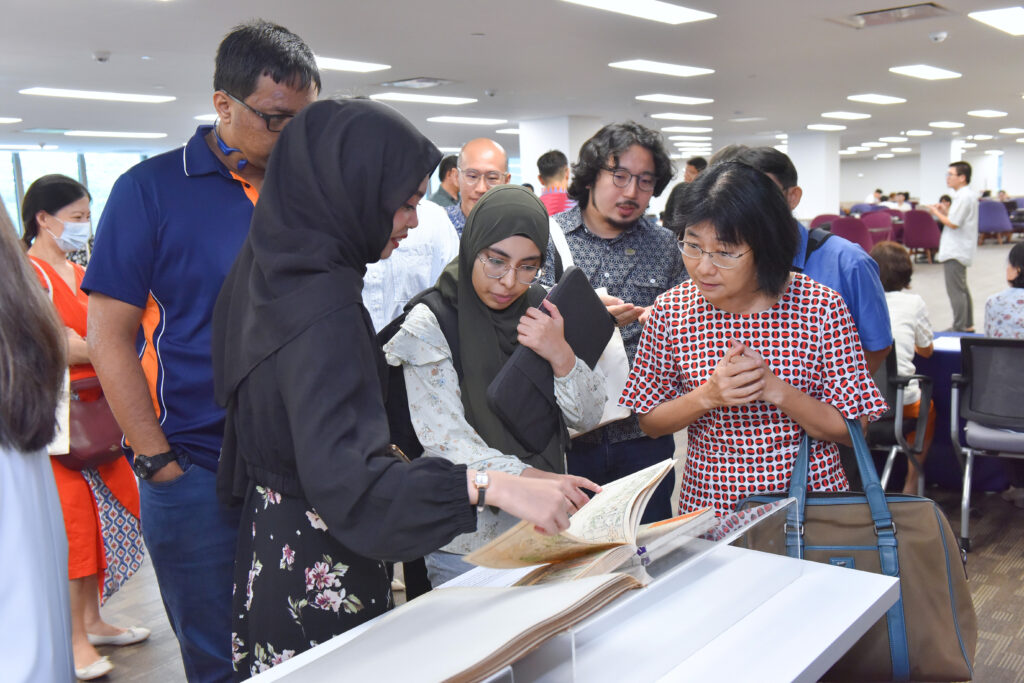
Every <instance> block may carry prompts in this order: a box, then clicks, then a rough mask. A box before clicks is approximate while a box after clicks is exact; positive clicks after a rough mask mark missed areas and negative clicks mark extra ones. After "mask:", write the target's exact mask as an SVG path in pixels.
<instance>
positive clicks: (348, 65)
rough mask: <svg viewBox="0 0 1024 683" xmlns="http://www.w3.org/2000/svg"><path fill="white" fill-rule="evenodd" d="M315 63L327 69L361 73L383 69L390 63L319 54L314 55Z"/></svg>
mask: <svg viewBox="0 0 1024 683" xmlns="http://www.w3.org/2000/svg"><path fill="white" fill-rule="evenodd" d="M316 65H317V66H318V67H320V68H321V69H326V70H327V71H355V72H357V73H361V74H365V73H369V72H371V71H384V70H385V69H390V68H391V65H390V64H374V63H373V62H357V61H355V60H352V59H336V58H334V57H321V56H320V55H316Z"/></svg>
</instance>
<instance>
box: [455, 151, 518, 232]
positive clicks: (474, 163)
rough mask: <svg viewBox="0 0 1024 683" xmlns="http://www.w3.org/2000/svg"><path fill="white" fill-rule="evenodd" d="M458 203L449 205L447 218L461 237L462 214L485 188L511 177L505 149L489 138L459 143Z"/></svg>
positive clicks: (479, 196)
mask: <svg viewBox="0 0 1024 683" xmlns="http://www.w3.org/2000/svg"><path fill="white" fill-rule="evenodd" d="M458 171H459V203H458V204H453V205H451V206H449V207H448V208H447V209H446V210H447V211H448V218H449V219H451V222H452V225H454V226H455V231H456V232H457V233H459V237H462V229H463V228H464V227H466V217H467V216H469V212H470V211H472V210H473V207H474V206H476V203H477V202H478V201H480V198H481V197H483V196H484V193H485V192H487V190H489V189H491V188H492V187H494V186H496V185H507V184H508V181H509V180H510V179H511V178H512V174H511V173H509V172H508V155H507V154H506V153H505V148H504V147H502V146H501V145H499V144H498V143H497V142H495V141H494V140H491V139H489V138H476V139H475V140H470V141H469V142H467V143H466V144H465V145H463V146H462V150H461V151H460V152H459V160H458Z"/></svg>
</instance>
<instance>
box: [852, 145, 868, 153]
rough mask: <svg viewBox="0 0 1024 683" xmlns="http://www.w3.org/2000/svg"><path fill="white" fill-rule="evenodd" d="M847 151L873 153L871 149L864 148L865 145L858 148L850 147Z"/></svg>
mask: <svg viewBox="0 0 1024 683" xmlns="http://www.w3.org/2000/svg"><path fill="white" fill-rule="evenodd" d="M847 149H851V150H853V151H854V152H870V151H871V148H870V147H864V146H863V145H861V146H858V147H848V148H847Z"/></svg>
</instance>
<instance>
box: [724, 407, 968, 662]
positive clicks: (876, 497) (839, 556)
mask: <svg viewBox="0 0 1024 683" xmlns="http://www.w3.org/2000/svg"><path fill="white" fill-rule="evenodd" d="M846 422H847V429H848V430H849V432H850V438H851V439H852V440H853V450H854V454H855V456H856V462H857V468H858V469H859V470H860V475H861V478H862V480H863V482H864V492H863V493H859V492H853V491H849V492H847V491H844V492H838V493H822V492H819V493H808V492H807V468H808V459H809V453H810V439H809V438H808V436H807V435H806V434H805V435H804V437H803V440H802V441H801V443H800V450H799V453H798V455H797V460H796V463H795V464H794V466H793V476H792V480H791V482H790V490H789V492H788V494H787V493H777V494H765V495H755V496H751V497H749V498H747V499H746V500H744V501H742V502H741V503H740V505H739V506H738V508H739V509H743V508H749V507H754V506H757V505H761V504H764V503H768V502H773V501H776V500H779V499H780V498H785V497H793V498H796V499H797V504H796V505H793V506H791V510H790V513H789V518H788V519H787V521H786V525H785V552H786V554H788V555H789V556H791V557H797V558H801V559H806V560H811V561H813V562H824V563H829V564H833V565H837V566H841V567H847V568H850V569H860V570H862V571H870V572H874V573H876V574H884V575H886V576H893V577H896V578H898V579H899V581H900V598H899V600H897V601H896V604H895V605H893V606H892V607H891V608H890V609H889V611H888V612H887V613H886V615H885V617H884V618H883V619H880V620H879V621H878V623H876V624H875V625H874V626H872V627H871V629H869V630H868V632H867V633H865V634H864V636H863V637H862V638H861V639H860V640H859V641H857V643H855V644H854V646H853V647H852V648H850V650H849V651H848V652H847V653H846V654H845V655H844V656H843V657H842V658H841V659H840V660H839V661H838V662H836V664H835V665H834V666H833V667H832V668H831V669H830V670H829V671H828V673H827V674H826V675H825V676H824V677H823V678H822V680H826V681H889V680H892V681H907V680H914V681H964V680H970V679H971V677H972V666H973V662H974V653H975V646H976V645H977V639H978V622H977V616H976V615H975V612H974V604H973V602H972V601H971V594H970V591H969V590H968V586H967V573H966V558H965V557H964V556H963V555H962V553H961V552H960V548H959V546H958V545H957V542H956V536H955V535H954V533H953V530H952V528H951V527H950V525H949V521H948V520H947V519H946V516H945V514H944V513H943V512H942V510H941V509H940V508H939V506H938V505H936V504H935V502H934V501H932V500H929V499H928V498H922V497H919V496H908V495H904V494H886V493H885V492H884V491H883V490H882V486H881V485H880V484H879V481H878V473H877V472H876V471H875V467H874V463H873V462H872V460H871V455H870V453H869V451H868V447H867V443H866V442H865V441H864V436H863V433H862V432H861V429H860V424H859V422H857V421H855V420H847V421H846ZM757 532H758V530H757V529H755V530H754V531H753V532H752V534H751V536H750V539H749V543H750V547H751V548H752V549H754V550H766V551H769V552H773V551H774V552H778V551H779V550H781V549H782V548H781V547H780V542H779V539H778V536H777V535H773V534H767V533H757Z"/></svg>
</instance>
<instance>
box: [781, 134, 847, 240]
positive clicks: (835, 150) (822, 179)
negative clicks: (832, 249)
mask: <svg viewBox="0 0 1024 683" xmlns="http://www.w3.org/2000/svg"><path fill="white" fill-rule="evenodd" d="M787 148H788V151H787V154H788V155H789V158H790V159H792V160H793V164H794V165H795V166H796V172H797V177H798V180H799V184H800V187H801V188H802V189H803V199H801V200H800V205H799V206H797V207H796V210H795V211H794V214H795V215H796V217H797V219H799V220H801V221H803V222H804V224H808V223H810V221H811V219H813V218H814V217H815V216H818V215H820V214H823V213H832V214H835V213H839V134H838V133H824V132H809V131H802V132H799V133H790V134H789V141H788V142H787Z"/></svg>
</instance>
